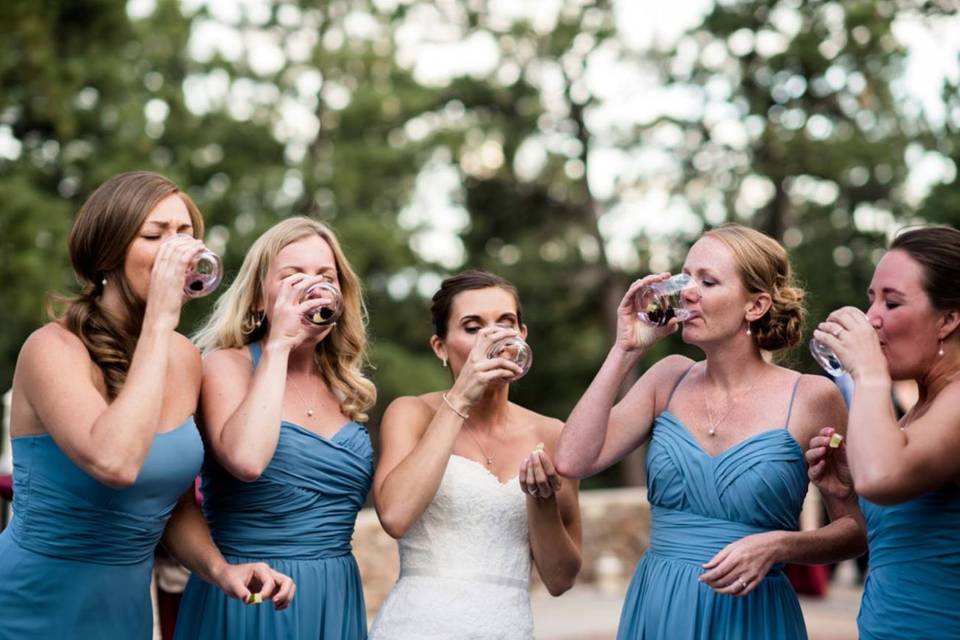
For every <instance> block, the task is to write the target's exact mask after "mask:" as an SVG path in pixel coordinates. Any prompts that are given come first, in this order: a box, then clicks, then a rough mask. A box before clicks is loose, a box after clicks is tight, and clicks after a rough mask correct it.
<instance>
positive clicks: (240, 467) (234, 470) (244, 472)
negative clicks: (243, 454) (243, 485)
mask: <svg viewBox="0 0 960 640" xmlns="http://www.w3.org/2000/svg"><path fill="white" fill-rule="evenodd" d="M223 462H224V465H223V466H224V467H226V469H227V471H229V472H230V474H231V475H233V477H235V478H236V479H237V480H240V481H241V482H256V481H257V480H259V479H260V476H262V475H263V472H264V470H265V469H266V468H267V465H266V463H263V462H260V461H259V460H253V459H250V458H239V457H237V458H233V459H230V460H224V461H223Z"/></svg>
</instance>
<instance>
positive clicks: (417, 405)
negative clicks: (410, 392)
mask: <svg viewBox="0 0 960 640" xmlns="http://www.w3.org/2000/svg"><path fill="white" fill-rule="evenodd" d="M434 396H435V397H434ZM440 401H441V400H440V394H439V393H428V394H424V395H422V396H400V397H398V398H395V399H394V400H393V402H391V403H390V404H389V405H387V409H386V411H384V413H383V420H382V421H381V429H386V430H394V429H402V430H404V431H408V430H410V429H414V430H418V431H423V430H424V429H425V428H426V426H427V425H428V424H429V423H430V421H431V420H432V419H433V414H435V413H436V412H437V403H438V402H440Z"/></svg>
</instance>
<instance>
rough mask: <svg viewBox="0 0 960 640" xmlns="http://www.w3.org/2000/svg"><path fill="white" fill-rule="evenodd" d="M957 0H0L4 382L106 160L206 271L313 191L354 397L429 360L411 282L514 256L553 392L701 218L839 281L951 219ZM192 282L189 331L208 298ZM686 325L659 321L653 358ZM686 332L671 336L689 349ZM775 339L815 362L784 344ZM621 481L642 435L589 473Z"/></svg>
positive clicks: (425, 318)
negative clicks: (354, 355) (136, 179)
mask: <svg viewBox="0 0 960 640" xmlns="http://www.w3.org/2000/svg"><path fill="white" fill-rule="evenodd" d="M955 9H956V4H955V3H954V2H953V0H940V1H922V0H881V1H868V0H849V1H840V2H831V1H818V0H780V1H772V0H771V1H734V0H724V1H722V2H710V1H708V0H683V1H682V2H672V3H671V2H660V1H653V0H622V1H620V2H603V1H597V2H589V1H586V0H438V1H430V2H426V1H419V0H370V1H367V0H351V1H346V0H331V1H329V2H324V1H319V0H314V1H312V2H307V1H296V0H207V1H204V0H178V1H174V0H130V1H129V2H123V1H121V0H59V1H58V0H31V1H24V0H8V1H6V2H3V3H2V5H0V36H2V41H3V42H4V46H3V47H2V48H0V283H2V289H0V314H2V326H3V331H2V332H0V389H7V388H9V386H10V382H11V379H12V375H13V368H14V363H15V360H16V356H17V352H18V350H19V348H20V345H21V344H22V342H23V341H24V339H25V338H26V336H27V335H28V334H29V333H30V332H31V331H33V330H34V329H35V328H37V327H38V326H39V325H40V324H41V323H43V322H44V321H45V314H44V311H43V309H44V296H45V293H46V292H48V291H69V290H72V288H73V287H74V286H75V282H74V280H73V276H72V272H71V270H70V267H69V261H68V258H67V252H66V247H67V242H66V239H67V234H68V232H69V228H70V225H71V221H72V218H73V215H74V213H75V212H76V211H77V209H78V208H79V206H80V204H81V203H82V201H83V200H84V199H85V198H86V197H87V196H88V195H89V194H90V192H91V191H92V190H93V189H94V188H95V187H96V186H97V185H98V184H100V183H101V182H102V181H103V180H105V179H106V178H107V177H109V176H111V175H112V174H115V173H117V172H121V171H126V170H131V169H150V170H154V171H157V172H160V173H162V174H164V175H167V176H169V177H170V178H172V179H173V180H174V181H176V182H177V183H178V184H180V185H181V186H182V187H184V188H185V189H186V190H187V191H188V192H189V193H190V195H191V196H192V197H193V198H194V199H195V200H196V202H197V203H198V204H199V206H200V208H201V210H202V211H203V213H204V215H205V218H206V220H207V225H208V226H207V242H208V244H209V246H210V247H211V248H212V249H214V250H215V251H217V252H220V253H221V254H223V255H224V257H225V261H226V267H227V279H228V280H229V279H230V278H231V277H232V275H233V274H235V273H236V270H237V269H238V267H239V264H240V261H241V260H242V258H243V255H244V253H245V252H246V250H247V248H248V247H249V245H250V244H251V242H252V241H253V239H254V238H255V237H256V236H257V235H258V234H259V233H261V232H262V231H263V230H264V229H266V228H267V227H269V226H271V225H272V224H274V223H275V222H276V221H277V220H279V219H281V218H283V217H285V216H290V215H295V214H307V215H311V216H316V217H318V218H320V219H322V220H324V221H326V222H328V223H329V224H330V225H331V226H332V227H333V228H334V229H335V230H336V232H337V233H338V234H339V236H340V238H341V241H342V243H343V245H344V247H345V249H346V252H347V254H348V256H349V258H350V260H351V261H352V263H353V265H354V267H355V268H356V269H357V271H358V272H359V273H360V274H361V275H362V277H363V279H364V281H365V284H366V293H367V297H368V302H369V309H370V331H371V334H372V336H373V349H372V353H371V358H370V360H371V369H370V373H371V375H372V377H373V378H374V380H375V381H376V383H377V386H378V388H379V392H380V401H379V402H378V405H377V409H376V411H375V412H374V419H373V420H372V427H373V429H372V430H373V431H374V434H375V431H376V423H377V417H378V416H379V414H380V413H381V412H382V410H383V408H384V407H385V406H386V405H387V404H388V403H389V401H390V400H391V399H392V398H394V397H396V396H397V395H400V394H411V393H420V392H424V391H428V390H433V389H437V388H441V387H443V386H444V385H445V384H447V383H448V379H447V372H446V370H444V369H443V368H442V367H441V366H440V365H439V363H438V361H437V360H436V358H435V357H434V356H433V354H432V353H431V352H430V350H429V348H428V347H427V340H428V338H429V336H430V334H431V329H430V323H429V314H428V311H427V309H428V305H429V297H430V296H431V295H432V294H433V292H434V291H435V290H436V288H437V286H438V284H439V282H440V280H441V279H442V278H443V277H444V276H446V275H448V274H451V273H454V272H456V271H458V270H460V269H462V268H465V267H480V268H485V269H489V270H492V271H495V272H497V273H499V274H501V275H503V276H505V277H507V278H508V279H510V280H512V281H513V282H515V283H516V284H517V285H518V287H519V289H520V292H521V295H522V299H523V302H524V305H525V318H526V320H527V323H528V325H529V327H530V342H531V345H532V347H533V349H534V354H535V364H534V367H533V370H532V372H531V373H530V375H529V376H528V377H527V378H525V379H524V380H523V381H522V382H521V383H519V384H518V385H516V387H515V389H514V390H513V393H514V397H515V399H516V400H517V401H518V402H520V403H522V404H525V405H527V406H529V407H531V408H533V409H535V410H538V411H541V412H544V413H547V414H550V415H553V416H557V417H560V418H565V417H566V415H567V414H568V413H569V411H570V409H571V408H572V407H573V405H574V403H575V402H576V400H577V398H578V395H579V394H580V393H581V392H582V391H583V390H584V389H585V388H586V386H587V385H588V383H589V380H590V379H591V377H592V375H593V373H594V372H595V371H596V369H597V367H598V365H599V363H600V362H601V360H602V358H603V356H604V354H605V353H606V350H607V349H608V346H609V344H610V343H611V336H612V331H613V323H614V316H615V307H616V303H617V301H618V300H619V298H620V296H621V294H622V292H623V291H624V289H625V287H626V286H627V284H628V283H629V282H630V281H631V280H633V279H634V278H636V277H639V276H641V275H644V274H646V273H648V272H651V271H662V270H671V269H676V268H678V267H679V265H680V264H681V263H682V260H683V256H684V254H685V252H686V249H687V247H688V246H689V244H690V242H691V241H692V240H693V239H694V238H696V236H697V235H698V234H699V233H701V232H702V231H703V230H704V229H705V228H708V227H711V226H714V225H718V224H721V223H723V222H726V221H738V222H742V223H746V224H749V225H752V226H754V227H756V228H758V229H761V230H763V231H765V232H766V233H769V234H770V235H772V236H773V237H775V238H777V239H779V240H780V241H782V242H783V243H784V244H785V245H786V246H787V247H788V248H789V250H790V252H791V254H792V256H793V259H794V261H795V265H796V267H797V268H798V271H799V275H800V277H801V280H802V281H803V283H805V286H806V287H807V288H808V290H809V291H810V298H809V306H810V310H811V320H817V319H819V318H820V317H822V316H823V315H825V314H826V313H827V312H828V311H829V310H832V309H833V308H835V307H837V306H840V305H842V304H863V302H864V301H865V294H864V291H865V288H866V285H867V282H868V278H869V275H870V273H871V271H872V268H873V265H874V263H875V261H876V260H877V259H878V255H879V253H880V251H881V248H882V247H883V246H884V244H885V243H886V241H887V239H888V238H889V236H890V235H891V234H892V233H893V232H894V231H895V229H897V228H898V227H900V226H902V225H906V224H912V223H917V222H923V221H927V222H946V223H952V224H954V225H956V224H960V182H958V181H957V160H958V157H960V94H958V92H957V87H958V84H960V64H958V51H960V21H958V19H957V18H956V16H955V15H953V12H954V10H955ZM215 295H216V294H214V296H211V298H210V299H204V300H200V301H197V302H191V303H190V304H189V305H188V306H187V307H186V311H185V314H184V319H183V323H182V325H181V330H182V331H183V332H185V333H189V332H191V331H192V330H193V329H194V328H196V327H197V325H198V323H199V321H200V320H201V318H202V317H203V316H204V314H205V313H207V312H208V311H209V308H210V305H211V303H212V301H213V300H212V298H213V297H215ZM672 351H685V346H684V345H683V344H682V343H681V342H680V341H679V339H678V338H671V339H670V340H667V341H664V342H663V343H661V344H659V345H657V348H656V349H654V350H653V352H651V353H650V354H648V356H647V360H646V362H647V363H651V362H653V361H655V360H657V359H659V358H660V357H662V356H663V355H664V354H666V353H668V352H672ZM693 355H695V354H693ZM792 363H793V364H794V365H795V366H797V367H799V368H801V369H804V370H811V371H812V370H813V369H814V367H815V365H814V364H813V362H812V360H810V358H809V356H808V355H807V353H806V350H805V349H799V350H798V351H797V352H796V354H794V356H793V361H792ZM641 481H642V467H641V465H640V464H639V463H638V457H637V456H634V458H633V459H631V460H630V461H628V462H627V463H625V464H623V465H621V466H620V467H618V468H616V469H613V470H611V471H610V472H608V473H607V474H606V475H604V476H600V477H598V478H594V479H591V480H589V481H587V483H585V484H586V486H588V487H589V486H616V485H622V484H637V483H639V482H641Z"/></svg>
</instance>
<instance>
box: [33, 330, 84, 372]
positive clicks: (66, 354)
mask: <svg viewBox="0 0 960 640" xmlns="http://www.w3.org/2000/svg"><path fill="white" fill-rule="evenodd" d="M92 366H93V360H92V359H91V358H90V354H89V352H87V347H86V345H84V344H83V342H82V341H81V340H80V338H79V337H78V336H77V335H76V334H74V333H73V332H71V331H70V330H69V329H67V328H66V327H64V326H63V325H61V324H59V323H56V322H51V323H48V324H45V325H44V326H42V327H40V328H39V329H37V330H36V331H34V332H33V333H31V334H30V336H29V337H28V338H27V340H26V341H25V342H24V343H23V347H21V349H20V355H19V356H18V357H17V368H18V369H20V370H21V372H22V373H24V374H26V375H27V376H28V377H31V374H32V373H34V372H36V373H46V372H50V371H51V370H55V371H58V372H62V371H67V370H69V371H80V370H82V369H84V368H86V369H89V368H90V367H92Z"/></svg>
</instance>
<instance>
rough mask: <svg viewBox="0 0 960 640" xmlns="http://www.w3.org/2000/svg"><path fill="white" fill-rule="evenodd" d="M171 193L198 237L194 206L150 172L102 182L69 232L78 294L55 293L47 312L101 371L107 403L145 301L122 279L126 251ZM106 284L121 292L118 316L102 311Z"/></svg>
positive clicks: (126, 364) (120, 378) (119, 380)
mask: <svg viewBox="0 0 960 640" xmlns="http://www.w3.org/2000/svg"><path fill="white" fill-rule="evenodd" d="M173 195H176V196H178V197H179V198H180V199H181V200H182V201H183V203H184V205H185V206H186V208H187V213H188V214H189V216H190V221H191V223H192V225H193V235H194V237H195V238H202V237H203V217H202V216H201V215H200V211H199V210H198V209H197V205H196V204H194V202H193V200H191V199H190V196H188V195H187V194H186V193H184V192H183V191H181V190H180V188H179V187H178V186H177V185H175V184H174V183H173V182H171V181H170V180H168V179H167V178H165V177H163V176H161V175H159V174H156V173H152V172H150V171H130V172H127V173H119V174H117V175H115V176H113V177H111V178H110V179H108V180H107V181H106V182H104V183H103V184H101V185H100V186H99V187H97V189H96V191H94V192H93V193H92V194H91V195H90V197H89V198H87V200H86V202H84V203H83V206H81V207H80V211H79V212H78V213H77V217H76V219H75V220H74V222H73V228H72V229H71V230H70V261H71V262H72V263H73V272H74V274H75V275H76V278H77V283H78V284H79V285H80V293H78V294H77V295H74V296H66V295H61V294H54V295H53V296H52V297H51V299H50V304H49V305H48V307H47V313H48V314H49V315H50V317H51V319H53V320H56V321H59V322H62V323H63V325H64V326H65V327H66V328H67V329H68V330H69V331H70V332H71V333H73V334H75V335H76V336H77V337H78V338H80V340H81V342H83V345H84V346H85V347H86V348H87V352H88V353H89V354H90V359H91V360H93V362H94V364H96V365H97V367H99V368H100V371H101V372H102V373H103V380H104V384H105V385H106V388H107V397H108V398H109V399H111V400H112V399H114V398H116V397H117V395H118V394H119V393H120V389H121V388H122V387H123V383H124V382H125V381H126V379H127V372H128V370H129V369H130V361H131V360H132V359H133V352H134V350H135V349H136V347H137V340H138V339H139V337H140V328H141V326H142V325H143V313H144V309H145V306H146V301H145V300H140V299H138V298H137V296H136V295H134V293H133V289H131V288H130V283H129V282H127V279H126V276H125V275H124V266H125V264H126V257H127V249H129V248H130V243H132V242H133V241H134V239H135V238H136V237H137V234H138V233H139V232H140V227H142V226H143V223H144V221H145V220H146V219H147V216H149V215H150V212H151V211H153V210H154V208H156V206H157V205H158V204H160V202H161V201H163V200H166V199H167V198H168V197H170V196H173ZM107 280H109V281H110V282H111V283H113V284H114V285H116V287H117V291H118V292H119V294H120V302H121V305H122V308H123V312H122V314H121V315H120V317H116V316H114V315H111V314H109V313H107V312H106V311H105V310H104V309H103V307H102V295H103V285H104V282H105V281H107ZM60 305H64V306H65V307H66V308H65V309H64V310H63V312H62V313H58V311H57V308H58V307H59V306H60Z"/></svg>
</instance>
